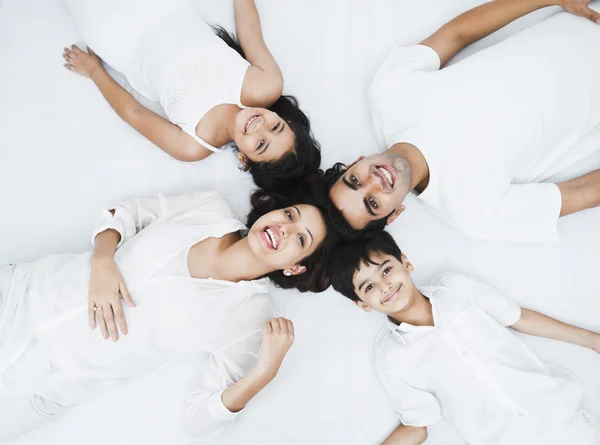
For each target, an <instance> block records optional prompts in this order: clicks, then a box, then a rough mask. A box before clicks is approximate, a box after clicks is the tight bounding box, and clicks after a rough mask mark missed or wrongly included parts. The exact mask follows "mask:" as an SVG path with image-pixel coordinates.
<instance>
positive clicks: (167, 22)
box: [66, 0, 250, 152]
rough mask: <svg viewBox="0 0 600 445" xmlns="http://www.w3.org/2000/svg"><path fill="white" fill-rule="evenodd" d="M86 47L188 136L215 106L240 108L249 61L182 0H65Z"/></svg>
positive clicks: (206, 144)
mask: <svg viewBox="0 0 600 445" xmlns="http://www.w3.org/2000/svg"><path fill="white" fill-rule="evenodd" d="M66 3H67V7H68V8H69V11H70V12H71V15H72V16H73V18H74V20H75V22H76V24H77V26H78V28H79V30H80V32H81V34H82V35H83V37H84V39H85V42H86V44H87V45H88V46H89V47H91V48H92V49H93V50H94V51H95V52H96V54H98V55H99V56H100V57H101V58H102V59H104V60H105V61H106V62H107V63H108V64H109V65H110V66H112V67H113V68H114V69H116V70H117V71H120V72H122V73H123V74H125V76H126V77H127V80H128V81H129V83H130V84H131V85H132V86H133V87H134V88H135V89H136V90H137V91H138V92H140V93H141V94H142V95H143V96H145V97H146V98H148V99H150V100H153V101H159V102H160V104H161V105H162V107H163V109H164V110H165V113H166V115H167V117H168V119H169V121H171V122H172V123H173V124H175V125H178V126H179V127H181V129H182V130H183V131H185V132H186V133H187V134H189V135H190V136H192V137H193V138H194V139H195V140H196V141H198V142H199V143H200V144H202V145H203V146H204V147H206V148H208V149H209V150H212V151H215V152H217V151H219V150H218V148H216V147H213V146H212V145H210V144H208V143H207V142H205V141H203V140H202V139H201V138H199V137H198V136H197V135H196V126H197V125H198V122H200V120H201V119H202V118H203V117H204V115H205V114H206V113H207V112H208V111H209V110H210V109H212V108H214V107H215V106H217V105H221V104H235V105H238V106H240V107H241V106H242V104H241V102H240V101H241V94H242V85H243V83H244V78H245V76H246V71H247V70H248V67H249V66H250V64H249V63H248V62H247V61H246V60H245V59H244V58H242V57H241V56H240V55H239V54H238V53H237V52H236V51H234V50H233V49H231V48H230V47H229V46H228V45H227V44H226V43H225V42H223V40H221V38H219V37H217V36H216V35H215V33H214V32H213V30H212V29H211V27H210V26H209V25H208V24H207V23H206V22H204V20H203V19H202V17H201V16H200V15H199V14H198V12H197V11H196V10H195V9H194V8H193V7H192V5H191V4H190V3H189V2H188V1H185V0H126V1H122V0H67V2H66Z"/></svg>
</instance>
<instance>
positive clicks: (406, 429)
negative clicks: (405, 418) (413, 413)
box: [381, 425, 427, 445]
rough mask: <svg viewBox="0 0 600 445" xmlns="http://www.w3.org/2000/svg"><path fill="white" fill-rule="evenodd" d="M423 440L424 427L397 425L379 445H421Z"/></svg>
mask: <svg viewBox="0 0 600 445" xmlns="http://www.w3.org/2000/svg"><path fill="white" fill-rule="evenodd" d="M425 440H427V428H426V427H424V426H407V425H399V426H398V428H396V429H395V430H394V431H392V433H391V434H390V435H389V436H388V437H387V439H385V440H384V441H383V443H382V444H381V445H421V444H422V443H423V442H425Z"/></svg>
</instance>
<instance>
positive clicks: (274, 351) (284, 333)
mask: <svg viewBox="0 0 600 445" xmlns="http://www.w3.org/2000/svg"><path fill="white" fill-rule="evenodd" d="M292 343H294V325H293V323H292V322H291V321H290V320H287V319H285V318H274V319H272V320H271V321H269V322H267V323H265V326H264V329H263V340H262V344H261V345H260V349H259V351H258V362H257V364H256V368H257V370H258V371H259V372H261V373H263V374H264V375H265V376H266V377H268V378H271V379H272V378H274V377H275V375H276V374H277V372H278V371H279V367H280V366H281V363H282V362H283V359H284V357H285V355H286V354H287V352H288V351H289V349H290V347H291V346H292Z"/></svg>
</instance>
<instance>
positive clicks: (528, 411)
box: [375, 273, 593, 445]
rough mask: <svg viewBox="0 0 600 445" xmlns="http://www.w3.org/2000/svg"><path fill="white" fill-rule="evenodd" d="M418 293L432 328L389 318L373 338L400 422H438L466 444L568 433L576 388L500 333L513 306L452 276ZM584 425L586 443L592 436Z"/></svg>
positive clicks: (507, 443)
mask: <svg viewBox="0 0 600 445" xmlns="http://www.w3.org/2000/svg"><path fill="white" fill-rule="evenodd" d="M421 291H422V293H423V294H424V295H426V296H427V297H429V299H430V301H431V305H432V309H433V318H434V324H435V326H412V325H410V324H407V323H401V324H400V325H396V324H395V323H394V322H393V321H391V320H390V321H388V322H387V323H386V325H385V326H384V327H383V329H382V330H381V331H380V333H379V334H378V336H377V339H376V349H375V350H376V352H375V354H376V359H375V360H376V361H375V364H376V369H377V373H378V375H379V377H380V379H381V382H382V383H383V385H384V387H385V390H386V392H387V394H388V397H389V400H390V403H391V405H392V407H393V408H394V409H395V410H396V411H397V413H398V416H399V418H400V421H401V422H402V423H403V424H405V425H413V426H429V425H433V424H435V423H437V422H438V421H439V420H440V419H441V418H442V416H443V417H444V418H446V419H449V420H450V421H451V422H452V423H453V424H454V426H455V427H456V429H457V431H458V432H459V434H461V435H462V437H463V438H464V439H465V440H466V441H467V442H468V443H469V444H472V445H477V444H485V445H500V444H502V445H520V444H523V445H525V444H527V445H535V444H540V445H548V444H551V443H554V442H553V441H551V440H550V439H548V437H553V435H554V436H556V437H557V438H559V437H564V436H562V435H561V434H562V433H561V434H559V435H557V434H558V433H560V431H562V432H563V433H564V432H565V431H567V430H569V428H570V426H571V423H572V422H573V415H574V413H575V412H576V410H577V409H578V405H579V401H580V399H581V395H582V387H581V386H580V385H579V384H577V383H575V382H572V381H570V380H567V379H563V378H558V377H553V376H551V375H550V372H549V371H548V369H547V368H546V366H545V365H544V364H543V363H542V362H540V361H539V360H538V359H537V358H536V357H535V355H534V354H533V353H532V352H531V351H530V350H529V349H528V348H527V347H526V346H525V344H524V343H523V342H521V340H520V339H519V338H518V337H517V336H516V335H515V334H514V333H513V332H511V331H510V330H509V329H507V328H506V327H505V326H509V325H512V324H514V323H515V322H516V321H518V320H519V318H520V316H521V309H520V307H519V306H517V305H516V304H515V303H513V302H512V301H510V300H508V299H507V298H506V297H504V296H503V295H501V294H500V293H498V292H497V291H496V290H494V289H493V288H491V287H489V286H487V285H485V284H483V283H481V282H478V281H476V280H474V279H472V278H468V277H466V276H463V275H459V274H456V273H446V274H444V275H442V276H440V277H438V278H436V279H434V280H433V281H432V283H431V284H430V285H428V286H425V287H424V288H422V289H421ZM576 422H580V420H577V421H576ZM545 423H552V424H553V425H554V426H555V427H556V430H557V431H558V433H557V431H554V430H553V429H552V428H550V429H548V430H547V429H546V427H545V426H544V425H545ZM583 423H584V424H585V426H584V427H583V428H584V431H582V432H581V434H583V436H582V437H583V438H584V439H585V437H587V436H585V435H590V434H593V432H592V431H589V430H590V429H591V427H590V426H589V425H587V423H586V422H583ZM559 426H560V428H559ZM544 431H545V432H546V433H551V434H550V435H548V434H546V433H544ZM537 437H539V440H538V439H534V438H537ZM552 440H554V439H552ZM560 443H578V444H581V445H582V444H586V443H590V444H591V443H593V442H585V440H584V441H582V442H571V439H569V440H567V441H566V442H560Z"/></svg>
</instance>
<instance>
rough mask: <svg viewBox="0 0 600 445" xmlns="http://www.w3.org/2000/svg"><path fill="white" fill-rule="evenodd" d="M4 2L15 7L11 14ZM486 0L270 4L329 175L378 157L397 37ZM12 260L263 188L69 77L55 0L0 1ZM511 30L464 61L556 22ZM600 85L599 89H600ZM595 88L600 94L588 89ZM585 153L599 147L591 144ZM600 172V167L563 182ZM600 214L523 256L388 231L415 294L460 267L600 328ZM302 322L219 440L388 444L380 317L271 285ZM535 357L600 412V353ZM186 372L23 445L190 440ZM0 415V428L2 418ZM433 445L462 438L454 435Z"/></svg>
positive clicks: (6, 250)
mask: <svg viewBox="0 0 600 445" xmlns="http://www.w3.org/2000/svg"><path fill="white" fill-rule="evenodd" d="M2 1H3V3H2ZM479 3H482V1H480V0H454V1H452V2H448V1H447V0H411V1H408V0H402V1H398V0H373V1H367V0H302V1H297V0H262V1H261V0H257V4H258V6H259V10H260V13H261V19H262V23H263V30H264V34H265V38H266V40H267V42H268V44H269V46H270V48H271V49H272V51H273V53H274V55H275V57H276V59H277V60H278V62H279V63H280V65H281V67H282V70H283V72H284V76H285V80H286V91H287V92H289V93H291V94H295V95H297V96H298V97H299V99H300V102H301V105H302V106H303V108H304V109H305V110H306V111H307V113H308V115H309V117H310V118H311V120H312V123H313V126H314V130H315V133H316V136H317V137H318V139H319V140H320V142H321V143H322V146H323V161H324V163H323V166H329V165H330V164H331V163H333V162H335V161H344V162H349V161H352V160H353V159H355V158H356V157H357V156H359V155H360V154H366V153H373V152H375V146H374V138H373V135H372V133H371V127H370V120H369V116H368V108H367V106H366V101H365V95H364V92H365V89H366V87H367V85H368V84H369V81H370V79H371V77H372V75H373V74H374V72H375V70H376V69H377V67H378V64H379V62H380V61H381V60H382V59H383V58H384V57H385V55H386V53H387V51H388V50H389V48H390V47H391V45H393V44H394V43H396V42H400V43H405V44H410V43H416V42H417V41H419V39H422V38H424V37H426V36H427V35H428V34H429V33H431V32H432V31H434V30H435V29H436V27H437V26H439V25H441V24H442V23H443V22H445V21H447V20H448V19H450V18H451V17H452V16H454V15H456V14H457V13H459V12H461V11H463V10H466V9H468V8H470V7H472V6H474V5H476V4H479ZM194 4H195V6H196V7H197V9H198V10H199V11H201V12H202V13H203V14H204V16H205V17H206V19H207V21H209V22H211V23H220V24H222V25H224V26H225V27H227V28H229V29H233V14H232V11H233V9H232V2H231V1H224V0H196V1H195V2H194ZM0 5H1V6H0V209H1V215H2V217H1V218H0V264H5V263H8V262H21V261H28V260H33V259H35V258H38V257H40V256H43V255H46V254H52V253H61V252H76V251H82V250H85V249H88V248H89V247H90V246H89V235H90V227H91V222H92V218H93V217H94V216H95V215H96V213H95V212H96V211H97V210H98V209H100V208H101V207H102V206H104V205H107V204H111V203H115V202H118V201H119V200H121V199H123V198H127V197H132V196H136V195H148V194H152V193H156V192H159V191H160V192H163V193H171V192H178V191H181V190H185V189H189V188H192V187H197V188H216V189H218V190H220V191H222V192H223V193H224V194H225V196H226V197H227V198H228V199H230V200H231V202H232V203H233V204H234V206H235V207H236V209H237V210H238V211H239V213H240V214H243V213H245V211H247V209H248V203H247V197H248V194H249V191H250V189H251V188H252V184H251V181H250V179H249V177H248V176H247V175H246V174H243V173H241V172H239V171H238V170H237V168H236V163H235V158H234V156H233V155H232V154H231V153H224V154H222V155H219V156H211V157H210V158H209V159H207V160H205V161H202V162H200V163H196V164H186V163H182V162H178V161H176V160H174V159H171V158H169V157H168V156H167V155H166V154H164V153H162V152H161V151H160V150H159V149H158V148H156V147H154V146H153V145H152V144H151V143H150V142H148V141H146V140H145V139H144V138H143V137H141V136H140V135H138V134H137V133H136V132H135V131H134V130H132V129H131V128H129V127H128V126H127V125H126V124H125V123H123V122H122V121H121V120H120V119H119V118H118V116H117V115H116V114H115V113H114V112H113V111H112V110H111V109H110V107H109V106H108V104H107V103H106V102H105V101H104V99H103V98H102V97H101V95H100V94H99V92H98V91H97V90H96V88H95V87H94V85H93V84H92V83H91V82H90V81H89V80H87V79H84V78H82V77H79V76H76V75H74V74H72V73H70V72H68V71H66V70H65V69H64V68H63V67H62V58H61V50H62V48H63V47H64V46H66V45H69V44H70V43H72V42H77V41H78V40H79V39H80V37H79V35H78V32H77V30H76V29H75V27H74V25H73V23H72V22H71V20H70V18H69V16H68V14H67V12H66V10H65V9H64V8H63V7H62V6H61V5H60V3H59V2H58V1H57V0H0ZM554 12H556V10H555V9H549V10H547V11H542V12H540V13H538V14H535V15H533V16H531V17H527V18H526V19H524V20H520V21H518V22H517V23H515V24H513V25H511V26H510V27H509V28H507V29H506V30H503V31H502V32H500V33H498V34H497V35H494V36H491V37H490V38H488V39H486V41H484V42H480V43H478V44H477V45H474V47H473V48H469V49H468V50H467V51H465V52H464V53H463V54H461V55H460V57H464V56H465V55H466V54H469V53H470V52H473V51H475V50H477V49H478V48H481V47H482V46H484V45H489V44H490V43H493V42H495V41H497V40H499V39H501V38H503V37H505V36H506V35H508V34H511V33H514V32H515V31H517V30H518V29H520V28H522V27H524V26H528V25H530V24H531V23H533V22H535V21H537V20H540V19H542V18H543V17H545V16H547V15H548V14H551V13H554ZM596 87H597V85H596ZM590 88H592V86H590ZM584 143H590V144H600V136H599V135H594V136H593V137H591V138H590V139H589V140H587V141H584ZM592 167H595V168H600V155H596V156H595V157H593V158H590V159H588V160H586V162H585V163H584V164H582V165H578V166H575V167H573V168H572V169H570V171H568V172H563V173H562V176H563V177H569V176H571V175H573V174H575V173H577V172H582V171H584V170H589V169H591V168H592ZM599 227H600V209H593V210H589V211H585V212H582V213H580V214H576V215H573V216H570V217H567V218H563V219H561V221H560V222H559V231H560V234H561V236H562V241H561V242H560V243H557V244H548V245H512V244H506V243H491V242H484V241H477V240H474V239H470V238H468V237H466V236H464V235H461V234H460V233H458V232H456V231H455V230H454V229H452V228H450V227H449V226H447V225H445V224H444V223H442V222H440V221H438V220H436V219H435V218H434V217H433V216H431V215H430V214H429V212H428V211H427V210H426V209H425V208H424V207H422V206H421V205H419V203H418V202H417V201H416V200H414V199H410V200H409V202H408V210H407V212H405V213H404V214H403V215H402V217H401V218H400V219H399V220H398V221H397V222H396V223H394V225H393V226H392V228H391V232H392V233H393V234H394V236H395V237H396V239H397V240H398V241H399V244H400V246H401V247H402V249H403V250H404V251H405V252H406V253H407V255H408V256H409V258H410V259H411V260H412V262H413V264H415V267H416V272H415V278H416V280H417V282H419V281H421V280H422V279H424V278H425V277H427V276H429V275H430V274H432V273H435V272H437V271H442V270H446V269H453V270H456V271H460V272H463V273H468V274H470V275H474V276H476V277H479V278H481V279H483V280H485V281H487V282H489V283H491V284H493V285H495V286H496V287H498V288H499V289H501V290H503V291H505V292H506V293H507V294H508V295H510V296H511V297H513V298H514V299H515V300H517V301H518V302H520V303H521V304H522V305H523V306H526V307H530V308H533V309H537V310H540V311H542V312H544V313H547V314H549V315H552V316H555V317H557V318H560V319H562V320H564V321H567V322H571V323H574V324H577V325H580V326H583V327H587V328H589V329H593V330H596V331H600V284H598V282H597V281H596V280H597V279H598V278H597V276H596V274H598V270H599V268H600V267H599V266H600V259H599V258H600V256H599V254H598V252H599V251H600V230H599ZM273 299H274V301H276V303H277V304H278V305H279V307H280V309H281V311H282V312H283V315H284V316H286V317H288V318H290V319H292V320H293V321H294V324H295V326H296V343H295V344H294V346H293V347H292V349H291V351H290V353H289V355H288V357H287V358H286V360H285V362H284V365H283V367H282V369H281V372H280V374H279V375H278V377H277V378H276V380H275V381H274V382H273V383H272V384H271V385H269V387H268V388H267V389H265V390H264V391H263V392H262V393H260V394H259V395H258V396H257V397H256V398H255V399H254V400H253V401H252V402H251V403H250V404H249V406H248V407H247V409H246V412H245V413H244V415H243V416H241V417H240V419H239V420H238V422H237V424H236V425H235V428H233V429H232V431H231V432H230V433H229V434H227V435H225V436H223V437H221V438H219V439H217V440H214V441H212V442H210V443H212V444H215V445H216V444H219V445H222V444H224V445H226V444H250V445H255V444H256V445H258V444H260V445H263V444H264V445H270V444H273V445H275V444H293V445H295V444H310V445H321V444H344V445H353V444H356V445H364V444H377V443H380V442H381V440H382V439H383V438H384V437H385V436H386V435H387V434H388V433H389V431H391V430H392V429H393V428H395V426H396V425H397V420H396V418H395V415H394V413H393V412H392V411H391V409H390V408H389V406H388V404H387V401H386V398H385V395H384V393H383V391H382V390H381V389H380V387H379V383H378V381H377V378H376V375H375V373H374V369H373V365H372V360H371V348H372V340H373V337H374V335H375V333H376V331H377V329H378V328H379V326H380V325H381V323H382V321H383V320H382V317H380V316H378V315H375V314H373V315H371V314H369V315H367V314H365V313H363V312H362V311H360V310H359V309H357V308H355V307H354V306H353V305H351V304H350V303H349V302H348V301H346V300H345V299H344V298H343V297H341V296H339V295H337V294H335V293H334V292H333V291H328V292H326V293H323V294H320V295H301V294H299V293H297V292H292V291H286V292H284V291H280V290H275V291H274V292H273ZM525 341H526V342H527V343H528V344H529V345H530V346H531V347H532V348H533V349H534V351H535V352H536V353H538V355H539V356H540V357H541V358H542V359H544V360H546V361H548V362H550V363H554V364H557V365H560V366H561V367H563V368H568V369H570V370H572V371H573V372H574V373H575V374H576V375H577V376H578V377H579V378H580V379H581V380H582V381H583V382H584V384H585V385H586V401H587V402H588V404H589V407H590V408H591V409H592V410H593V411H594V412H595V413H596V414H597V415H600V381H599V380H598V375H600V356H599V355H598V354H594V353H593V352H591V351H589V350H584V349H583V348H579V347H575V346H571V345H567V344H561V343H557V342H552V341H549V340H542V339H538V338H525ZM187 372H189V369H188V367H187V366H185V365H184V364H180V365H176V366H172V367H170V368H165V369H163V370H160V371H158V372H156V373H153V374H149V375H147V376H144V377H142V378H140V379H139V380H138V381H136V382H133V383H132V384H130V385H128V386H126V387H123V388H119V389H117V390H115V391H112V392H108V393H107V394H105V395H103V396H102V397H100V398H98V399H95V400H91V401H90V402H89V404H87V405H85V406H78V407H75V408H73V409H70V410H68V411H67V412H65V413H64V414H63V415H62V416H60V417H59V418H57V419H56V420H55V421H53V422H50V423H48V424H46V425H44V426H43V427H41V428H39V429H38V430H35V431H33V432H31V433H29V434H26V435H24V436H22V437H21V438H19V439H17V440H15V441H13V442H11V444H14V445H17V444H19V445H29V444H41V443H44V444H48V445H51V444H56V445H58V444H60V445H71V444H73V445H75V444H77V445H79V444H82V443H85V444H89V445H94V444H98V445H100V444H102V445H105V444H107V443H109V444H128V445H135V444H140V445H141V444H145V445H146V444H148V445H151V444H166V443H169V444H176V443H181V442H180V437H179V436H178V430H179V424H178V422H179V420H178V419H179V416H180V409H181V404H182V400H183V397H184V393H183V392H182V380H183V376H184V375H185V374H186V373H187ZM0 421H1V420H0ZM427 443H428V444H444V445H446V444H454V443H456V444H460V443H462V442H461V440H460V439H459V438H457V437H456V436H455V434H454V433H453V431H452V429H451V428H449V427H448V426H447V425H440V426H439V427H438V428H434V429H431V430H430V439H429V440H428V442H427Z"/></svg>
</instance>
